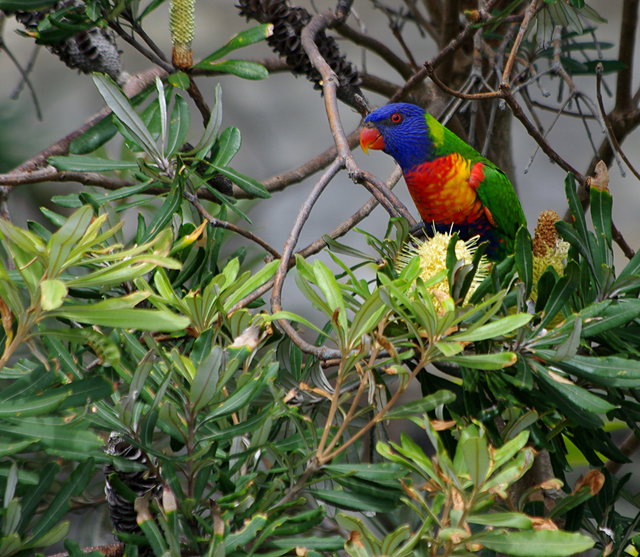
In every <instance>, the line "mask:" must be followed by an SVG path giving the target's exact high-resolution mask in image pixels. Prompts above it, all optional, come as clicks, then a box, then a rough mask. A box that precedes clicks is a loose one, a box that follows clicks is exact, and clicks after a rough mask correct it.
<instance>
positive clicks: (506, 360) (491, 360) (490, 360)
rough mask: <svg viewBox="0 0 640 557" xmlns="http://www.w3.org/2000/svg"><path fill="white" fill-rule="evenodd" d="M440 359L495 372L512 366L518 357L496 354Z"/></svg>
mask: <svg viewBox="0 0 640 557" xmlns="http://www.w3.org/2000/svg"><path fill="white" fill-rule="evenodd" d="M439 359H441V360H443V361H447V362H450V363H452V364H457V365H459V366H464V367H470V368H472V369H486V370H493V369H502V368H505V367H509V366H512V365H513V364H515V363H516V360H517V359H518V356H517V355H516V354H514V353H513V352H496V353H494V354H468V355H467V354H462V355H460V356H450V357H448V358H439Z"/></svg>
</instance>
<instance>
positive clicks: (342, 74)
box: [237, 0, 363, 108]
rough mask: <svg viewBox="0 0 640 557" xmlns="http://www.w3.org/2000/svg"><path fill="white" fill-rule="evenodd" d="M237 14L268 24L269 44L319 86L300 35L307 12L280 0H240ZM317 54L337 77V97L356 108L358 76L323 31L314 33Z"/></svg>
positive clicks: (358, 105) (316, 87)
mask: <svg viewBox="0 0 640 557" xmlns="http://www.w3.org/2000/svg"><path fill="white" fill-rule="evenodd" d="M237 6H238V8H239V9H240V14H241V15H244V16H246V18H247V19H255V20H256V21H258V22H260V23H272V24H273V34H272V35H271V36H270V37H269V38H268V39H267V42H268V43H269V46H271V48H272V49H273V50H274V51H275V52H277V53H278V54H280V55H281V56H283V57H284V58H285V59H286V61H287V64H289V65H290V66H291V67H292V68H293V72H294V73H296V74H302V75H305V76H306V77H307V79H309V80H310V81H312V82H313V83H314V88H315V89H322V76H321V75H320V73H319V72H318V70H316V69H315V68H314V66H313V64H312V63H311V62H310V60H309V57H308V56H307V54H306V52H305V51H304V48H302V41H301V39H300V34H301V33H302V30H303V28H304V27H305V26H306V25H307V24H308V23H309V21H311V14H310V13H309V12H308V11H307V10H305V9H304V8H298V7H289V6H288V5H287V2H285V1H284V0H240V1H239V2H238V5H237ZM316 44H317V45H318V49H319V50H320V54H321V55H322V57H323V58H324V59H325V60H326V61H327V63H328V64H329V66H331V69H332V70H333V71H334V72H335V74H336V75H337V76H338V81H339V87H338V98H340V99H341V100H342V101H344V102H345V103H347V104H349V105H350V106H354V107H356V108H359V107H362V106H363V101H362V100H361V99H363V95H362V92H361V91H360V88H359V87H358V85H359V84H360V77H359V75H358V71H357V70H356V69H355V68H354V67H353V65H352V64H351V62H349V61H348V60H347V59H346V58H345V57H344V56H343V55H342V54H340V50H339V49H338V45H337V43H336V41H335V39H334V38H333V37H328V36H327V35H326V34H325V33H324V32H321V33H318V35H317V36H316Z"/></svg>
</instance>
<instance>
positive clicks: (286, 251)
mask: <svg viewBox="0 0 640 557" xmlns="http://www.w3.org/2000/svg"><path fill="white" fill-rule="evenodd" d="M342 164H343V163H342V160H341V159H340V157H336V159H335V160H334V161H333V164H331V165H330V166H329V168H327V170H325V172H324V174H323V175H322V176H321V177H320V179H319V180H318V181H317V182H316V185H315V186H314V187H313V190H312V191H311V193H310V194H309V196H308V197H307V199H306V200H305V202H304V203H303V204H302V207H300V211H299V213H298V216H297V218H296V221H295V223H294V225H293V228H292V229H291V232H290V233H289V237H288V238H287V241H286V243H285V245H284V248H283V250H282V259H281V260H280V265H279V266H278V270H277V271H276V275H275V277H274V284H273V291H272V293H271V311H272V312H273V313H276V312H278V311H281V310H282V289H283V286H284V279H285V277H286V276H287V271H288V270H289V260H290V259H291V256H292V255H293V250H294V248H295V246H296V244H297V243H298V239H299V238H300V233H301V232H302V228H303V227H304V225H305V223H306V222H307V219H308V218H309V215H310V214H311V209H313V206H314V205H315V203H316V201H318V199H319V197H320V195H321V194H322V192H323V191H324V189H325V188H326V187H327V185H328V184H329V182H330V181H331V180H332V179H333V177H334V176H335V175H336V174H337V173H338V172H339V170H340V169H341V168H342ZM277 323H278V325H279V326H280V328H281V329H282V330H283V331H284V332H285V333H286V334H287V336H288V337H289V338H290V339H291V340H292V341H293V342H294V344H295V345H296V346H298V347H299V348H300V349H301V350H302V351H303V352H306V353H308V354H313V355H314V356H316V357H317V358H320V359H327V358H339V357H340V356H341V354H340V351H339V350H335V349H331V348H327V347H325V346H314V345H313V344H310V343H308V342H307V341H306V340H304V339H303V338H302V337H301V336H300V334H299V333H298V331H296V330H295V329H294V328H293V326H292V325H291V323H289V322H288V321H286V320H284V319H281V320H278V321H277Z"/></svg>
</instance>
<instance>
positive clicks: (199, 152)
mask: <svg viewBox="0 0 640 557" xmlns="http://www.w3.org/2000/svg"><path fill="white" fill-rule="evenodd" d="M221 95H222V89H221V87H220V84H219V83H218V84H216V88H215V92H214V101H213V107H212V108H211V116H209V121H208V122H207V126H206V127H205V129H204V132H203V134H202V137H201V138H200V141H198V143H197V145H196V146H195V147H194V148H193V151H194V153H196V155H195V156H196V158H197V159H204V158H205V155H206V154H207V153H208V152H209V151H210V150H211V147H212V146H213V144H214V143H215V140H216V138H217V137H218V131H219V130H220V124H221V123H222V103H221V102H220V96H221Z"/></svg>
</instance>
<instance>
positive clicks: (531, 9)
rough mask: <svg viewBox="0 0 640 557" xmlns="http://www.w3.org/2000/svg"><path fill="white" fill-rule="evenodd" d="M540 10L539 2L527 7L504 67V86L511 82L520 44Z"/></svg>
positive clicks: (534, 1) (534, 0)
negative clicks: (534, 16) (537, 11)
mask: <svg viewBox="0 0 640 557" xmlns="http://www.w3.org/2000/svg"><path fill="white" fill-rule="evenodd" d="M537 9H538V0H533V1H532V2H531V4H529V6H528V7H527V9H526V10H525V12H524V17H523V18H522V22H521V23H520V29H518V34H517V35H516V40H515V41H514V42H513V46H512V47H511V52H510V54H509V57H508V58H507V63H506V64H505V66H504V71H503V72H502V84H503V85H506V84H508V83H509V82H510V79H511V70H512V69H513V64H514V62H515V59H516V54H517V53H518V49H519V48H520V44H521V43H522V40H523V39H524V35H525V33H526V32H527V29H528V28H529V22H530V21H531V18H532V17H533V15H534V14H535V13H536V10H537Z"/></svg>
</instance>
